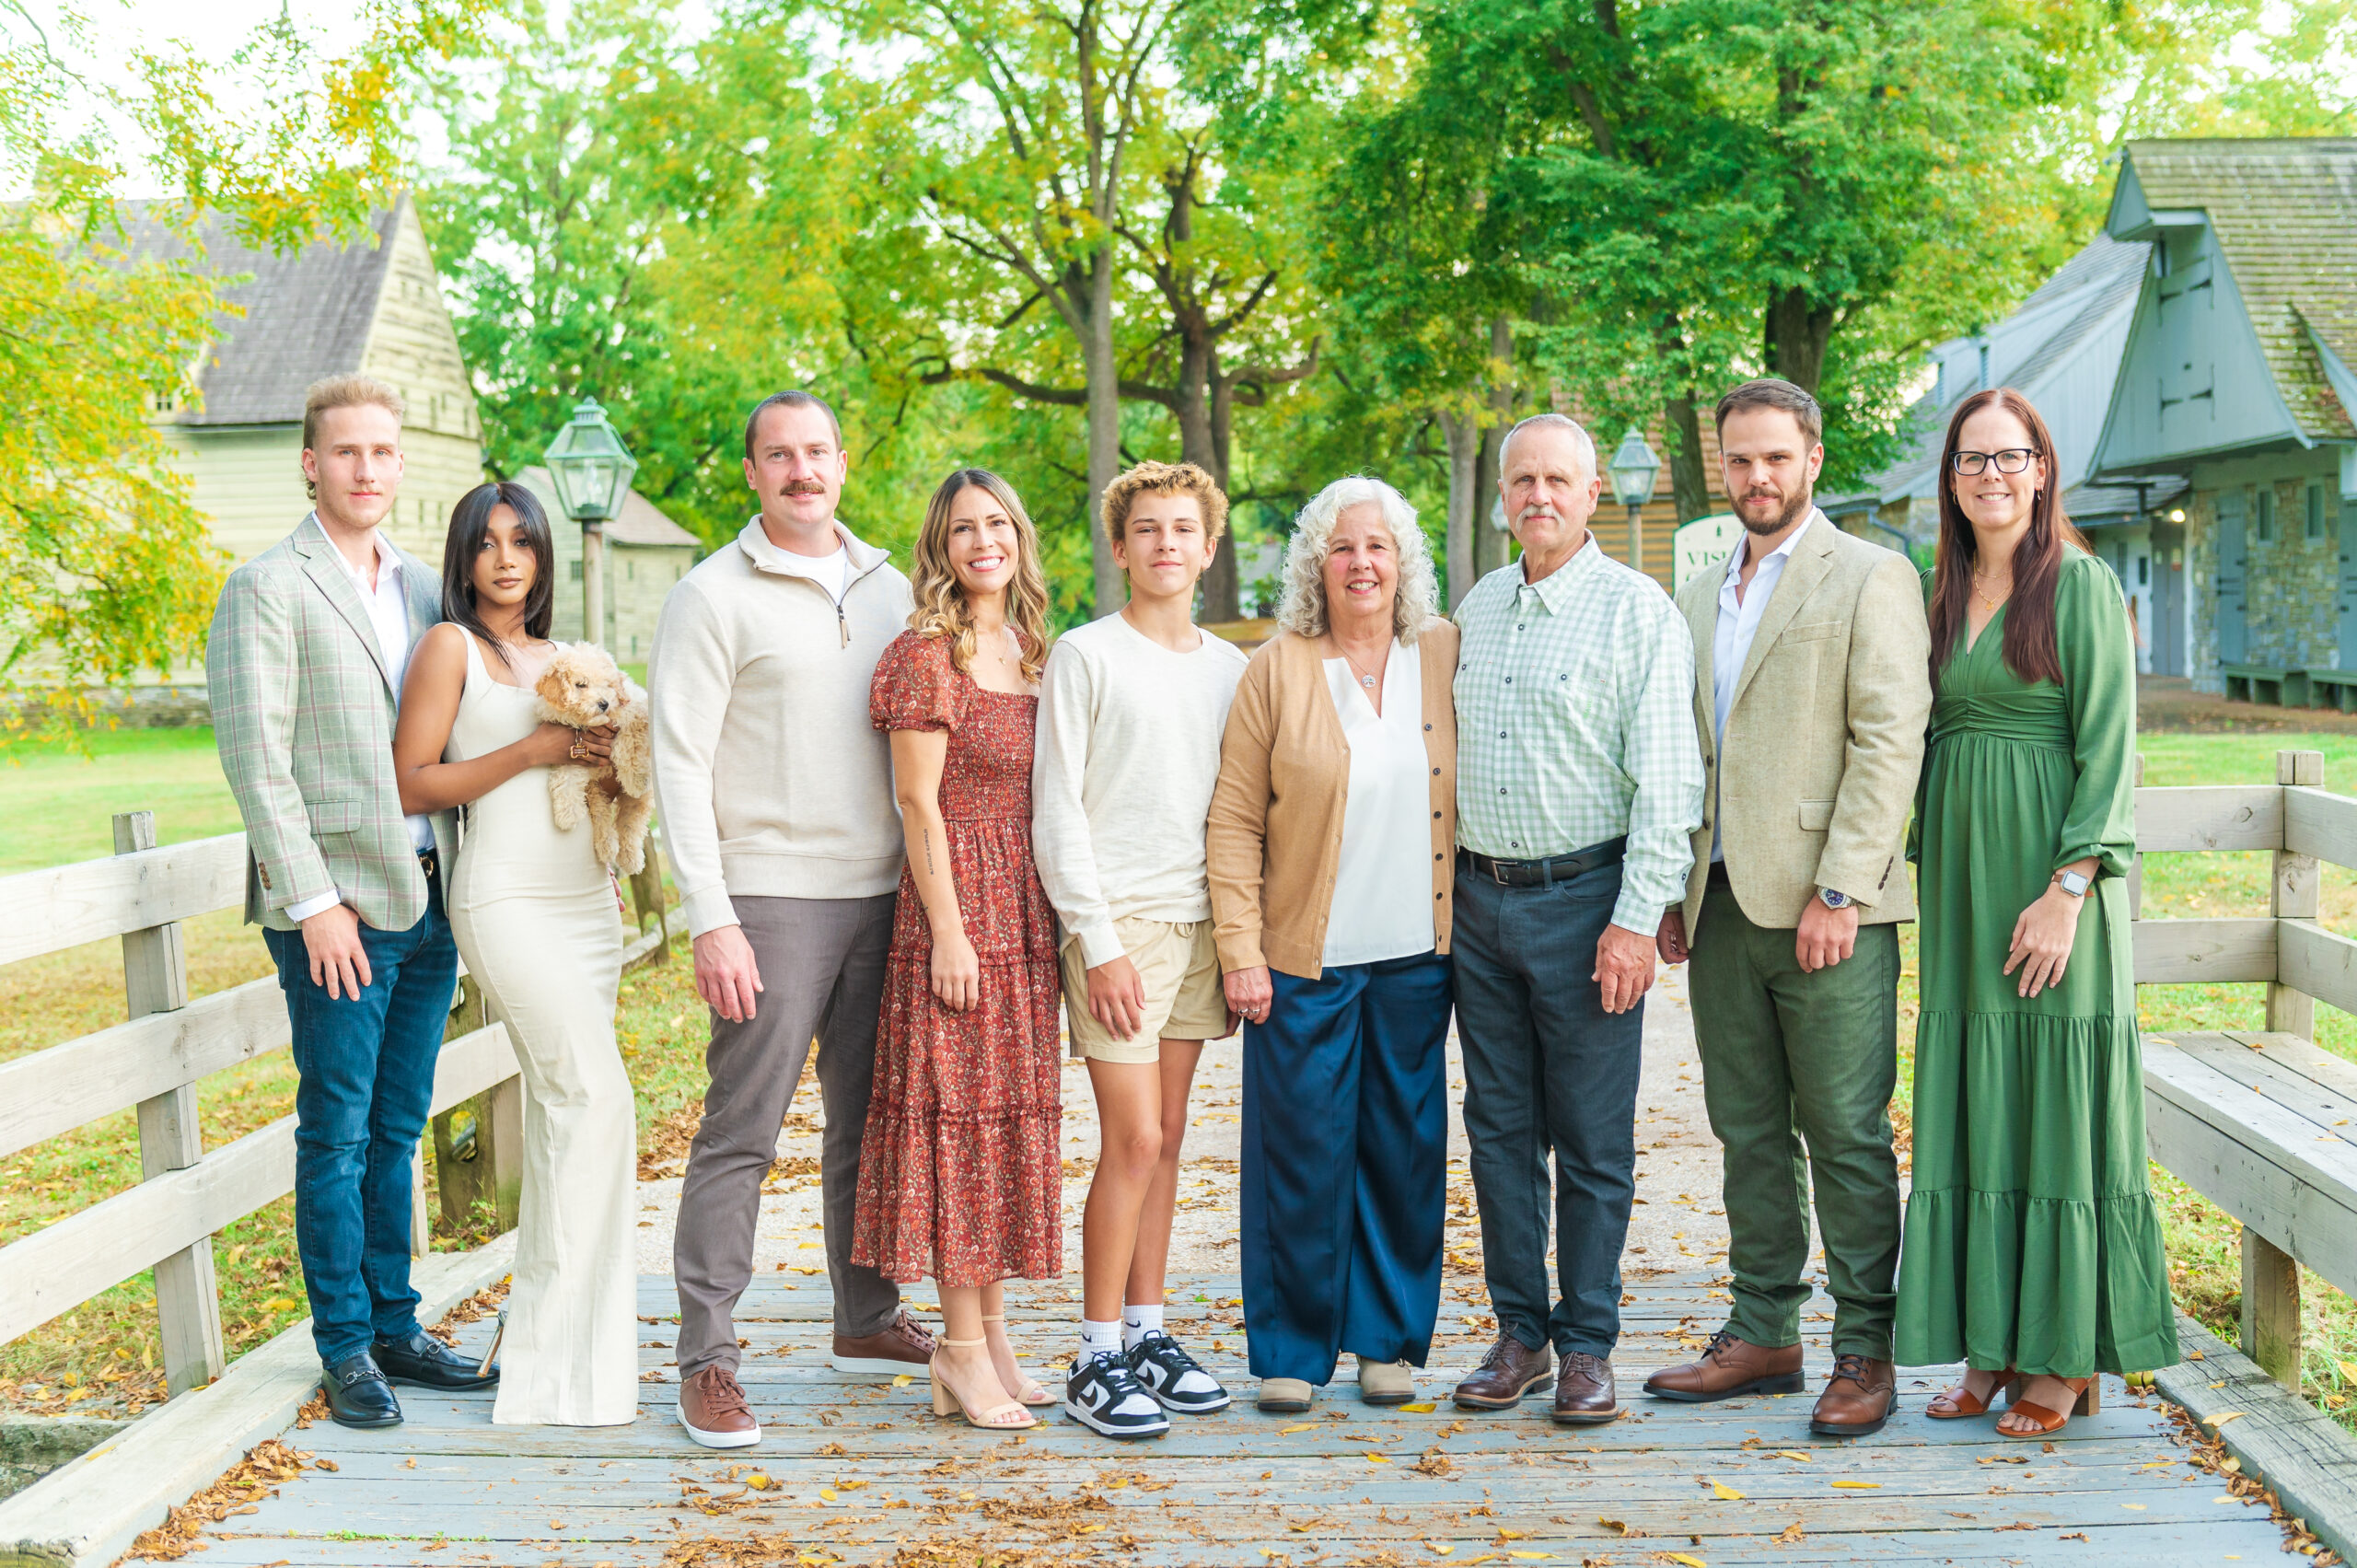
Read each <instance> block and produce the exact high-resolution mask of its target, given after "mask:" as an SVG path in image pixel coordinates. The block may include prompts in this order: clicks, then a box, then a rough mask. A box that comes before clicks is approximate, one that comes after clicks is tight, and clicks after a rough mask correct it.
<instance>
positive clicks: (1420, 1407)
mask: <svg viewBox="0 0 2357 1568" xmlns="http://www.w3.org/2000/svg"><path fill="white" fill-rule="evenodd" d="M1399 1408H1400V1409H1401V1410H1403V1411H1407V1412H1408V1413H1409V1414H1411V1415H1430V1414H1432V1413H1433V1411H1434V1408H1435V1406H1434V1401H1432V1400H1425V1401H1424V1402H1423V1403H1422V1404H1416V1405H1401V1406H1400V1407H1399Z"/></svg>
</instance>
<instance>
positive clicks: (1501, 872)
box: [1489, 854, 1514, 888]
mask: <svg viewBox="0 0 2357 1568" xmlns="http://www.w3.org/2000/svg"><path fill="white" fill-rule="evenodd" d="M1489 860H1490V880H1491V881H1492V882H1495V883H1496V884H1497V885H1498V886H1499V887H1501V888H1511V887H1513V886H1514V884H1513V883H1511V882H1509V881H1507V880H1506V863H1505V862H1504V861H1503V860H1500V859H1499V858H1498V857H1497V856H1496V855H1494V854H1493V855H1491V856H1490V857H1489Z"/></svg>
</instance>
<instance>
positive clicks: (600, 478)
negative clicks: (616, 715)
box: [547, 398, 638, 643]
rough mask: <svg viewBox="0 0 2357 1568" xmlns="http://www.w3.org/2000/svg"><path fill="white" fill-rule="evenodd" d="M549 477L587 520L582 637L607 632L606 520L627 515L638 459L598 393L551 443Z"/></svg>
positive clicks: (577, 516)
mask: <svg viewBox="0 0 2357 1568" xmlns="http://www.w3.org/2000/svg"><path fill="white" fill-rule="evenodd" d="M547 461H548V465H549V480H550V482H552V484H553V485H555V487H556V504H557V505H559V506H561V507H563V510H564V515H565V516H566V517H570V518H572V519H573V520H574V521H575V522H576V523H578V524H580V525H581V636H582V640H583V641H585V642H590V643H598V642H603V641H604V640H605V634H606V525H607V524H608V523H610V522H611V521H613V520H614V519H615V518H616V517H620V516H621V510H622V502H623V500H624V499H625V498H626V497H628V495H629V494H630V482H631V476H632V475H633V474H635V473H636V472H637V471H638V459H636V458H633V457H632V456H631V455H630V448H629V447H625V446H623V445H622V438H621V435H620V433H618V432H617V431H616V430H615V429H614V424H613V421H611V420H610V419H608V418H607V417H606V411H605V410H604V409H602V408H599V407H598V402H597V400H596V399H594V398H584V399H583V400H582V401H581V402H580V403H579V404H578V405H577V406H576V407H575V409H574V411H573V420H572V423H570V424H567V425H566V426H565V427H564V428H563V429H562V430H560V431H558V432H557V433H556V439H555V440H553V441H552V442H550V443H549V450H548V459H547Z"/></svg>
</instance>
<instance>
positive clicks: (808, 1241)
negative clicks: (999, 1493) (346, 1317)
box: [638, 970, 1726, 1364]
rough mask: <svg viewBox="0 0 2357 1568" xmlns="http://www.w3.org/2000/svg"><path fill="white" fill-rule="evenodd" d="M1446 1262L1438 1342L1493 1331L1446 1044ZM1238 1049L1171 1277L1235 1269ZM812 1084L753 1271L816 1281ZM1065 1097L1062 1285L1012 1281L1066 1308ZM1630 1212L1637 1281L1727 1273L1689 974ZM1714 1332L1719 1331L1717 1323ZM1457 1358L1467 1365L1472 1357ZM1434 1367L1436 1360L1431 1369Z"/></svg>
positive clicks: (1210, 1097) (649, 1218) (1075, 1181)
mask: <svg viewBox="0 0 2357 1568" xmlns="http://www.w3.org/2000/svg"><path fill="white" fill-rule="evenodd" d="M1448 1051H1449V1074H1448V1088H1449V1106H1450V1114H1449V1205H1448V1232H1447V1250H1448V1254H1449V1264H1448V1267H1447V1270H1446V1275H1445V1280H1444V1288H1443V1293H1442V1304H1441V1319H1442V1328H1443V1330H1444V1332H1445V1333H1447V1334H1450V1335H1453V1336H1463V1337H1465V1338H1466V1339H1467V1340H1468V1341H1471V1340H1477V1339H1480V1338H1481V1337H1483V1336H1485V1335H1487V1334H1488V1333H1489V1332H1491V1331H1493V1330H1494V1328H1495V1323H1494V1320H1493V1319H1492V1318H1491V1317H1490V1316H1489V1300H1488V1296H1487V1294H1486V1293H1485V1292H1484V1290H1483V1288H1482V1284H1481V1276H1480V1256H1481V1250H1480V1246H1481V1244H1480V1226H1479V1225H1478V1224H1477V1223H1476V1221H1475V1218H1474V1213H1473V1187H1472V1181H1471V1179H1470V1178H1469V1176H1468V1175H1467V1173H1466V1167H1465V1154H1466V1149H1465V1129H1464V1123H1463V1119H1462V1115H1461V1107H1462V1103H1463V1098H1464V1088H1465V1076H1464V1072H1463V1069H1462V1065H1461V1061H1460V1058H1459V1055H1458V1051H1457V1040H1456V1038H1455V1036H1454V1034H1452V1035H1451V1037H1450V1040H1449V1047H1448ZM1242 1063H1243V1052H1242V1046H1241V1042H1240V1041H1238V1040H1219V1041H1214V1042H1213V1044H1212V1045H1211V1046H1210V1047H1209V1048H1208V1049H1206V1050H1205V1051H1204V1052H1203V1063H1202V1069H1201V1070H1200V1071H1199V1073H1198V1074H1197V1078H1196V1087H1195V1093H1194V1097H1193V1099H1192V1101H1191V1105H1192V1108H1193V1112H1194V1114H1193V1118H1192V1122H1191V1125H1190V1128H1189V1130H1188V1134H1187V1147H1186V1158H1185V1160H1184V1162H1183V1165H1182V1176H1181V1181H1180V1187H1179V1220H1178V1227H1177V1231H1176V1235H1175V1237H1174V1238H1173V1247H1172V1254H1171V1260H1170V1271H1171V1273H1172V1275H1173V1276H1174V1277H1182V1276H1187V1275H1195V1276H1202V1275H1206V1274H1209V1275H1228V1274H1233V1273H1235V1272H1236V1271H1237V1144H1238V1138H1239V1135H1240V1132H1241V1121H1242V1117H1241V1109H1242V1106H1241V1101H1242V1098H1243V1071H1242ZM818 1098H819V1097H818V1088H817V1084H816V1081H815V1079H813V1078H812V1077H810V1076H809V1075H808V1074H805V1077H804V1081H803V1089H802V1092H801V1093H800V1094H798V1095H797V1096H796V1097H795V1108H794V1112H793V1114H792V1115H790V1116H789V1117H788V1119H787V1123H786V1128H785V1131H784V1134H783V1135H782V1136H781V1137H780V1138H779V1140H778V1157H779V1159H780V1160H781V1161H782V1162H784V1164H783V1165H782V1167H780V1171H779V1173H777V1174H773V1175H772V1179H771V1181H770V1184H769V1187H768V1189H767V1190H766V1196H765V1197H764V1198H763V1200H762V1202H761V1227H760V1231H759V1240H758V1243H757V1249H756V1252H755V1257H754V1273H755V1277H756V1278H759V1277H760V1276H761V1275H762V1274H766V1273H770V1272H776V1271H785V1272H796V1271H799V1272H805V1273H808V1274H814V1275H815V1274H823V1272H824V1268H823V1262H822V1259H823V1252H822V1251H821V1247H820V1239H819V1238H820V1229H819V1179H818V1175H817V1171H818V1156H819V1132H820V1130H821V1128H822V1127H823V1126H824V1121H823V1117H822V1114H821V1113H820V1111H819V1107H818ZM1063 1098H1064V1156H1065V1158H1064V1172H1065V1182H1064V1275H1063V1278H1062V1281H1061V1282H1059V1283H1056V1284H1044V1283H1039V1284H1016V1285H1011V1286H1010V1287H1009V1293H1010V1295H1013V1296H1015V1297H1016V1298H1017V1299H1028V1300H1031V1301H1035V1302H1045V1301H1048V1300H1051V1299H1062V1300H1066V1301H1070V1302H1073V1303H1074V1315H1075V1316H1077V1312H1078V1307H1077V1303H1078V1300H1079V1295H1080V1211H1081V1204H1082V1202H1083V1201H1084V1200H1085V1199H1086V1197H1087V1195H1088V1172H1089V1170H1090V1168H1091V1167H1092V1166H1093V1165H1094V1162H1095V1158H1096V1155H1097V1115H1096V1102H1095V1099H1094V1098H1093V1097H1092V1096H1091V1094H1090V1093H1089V1087H1088V1075H1087V1072H1086V1069H1085V1068H1084V1067H1083V1066H1082V1065H1081V1064H1080V1063H1075V1062H1067V1063H1065V1064H1064V1074H1063ZM1637 1146H1638V1150H1639V1153H1638V1158H1637V1192H1638V1197H1637V1207H1636V1209H1635V1211H1634V1214H1633V1216H1632V1219H1631V1225H1630V1227H1629V1251H1628V1258H1627V1261H1626V1264H1625V1265H1624V1267H1625V1268H1626V1270H1627V1271H1628V1272H1630V1273H1631V1274H1635V1273H1639V1272H1657V1271H1667V1270H1691V1269H1694V1268H1698V1267H1722V1268H1723V1267H1724V1264H1725V1260H1726V1220H1725V1219H1724V1215H1723V1214H1722V1212H1721V1209H1720V1200H1719V1147H1718V1143H1717V1141H1716V1140H1715V1139H1714V1138H1713V1137H1712V1136H1711V1131H1710V1125H1709V1122H1708V1121H1707V1120H1706V1118H1705V1116H1704V1113H1703V1109H1702V1071H1701V1064H1700V1063H1699V1062H1698V1060H1697V1059H1696V1056H1695V1053H1694V1031H1693V1024H1692V1018H1691V1016H1690V1014H1689V1011H1688V1006H1687V1000H1686V990H1685V977H1684V976H1683V974H1681V973H1679V972H1678V971H1677V970H1664V971H1663V974H1662V978H1661V981H1660V983H1659V984H1658V985H1657V986H1656V987H1655V991H1654V993H1653V994H1652V996H1651V997H1650V998H1648V1000H1647V1003H1646V1008H1645V1034H1644V1075H1643V1080H1642V1083H1641V1086H1640V1088H1639V1091H1638V1098H1637ZM679 1185H680V1184H679V1179H677V1178H672V1179H667V1180H652V1181H642V1182H641V1183H640V1184H639V1202H640V1205H641V1215H640V1219H639V1225H640V1227H641V1228H640V1231H639V1253H638V1266H639V1271H640V1272H642V1273H647V1274H668V1273H669V1272H671V1237H672V1231H673V1227H674V1225H675V1222H676V1220H677V1216H678V1210H679ZM911 1299H912V1300H914V1301H916V1302H918V1303H919V1304H921V1305H923V1304H929V1303H931V1302H932V1301H933V1300H934V1299H935V1298H934V1295H933V1293H932V1292H931V1290H930V1289H929V1288H927V1287H924V1286H919V1287H917V1288H916V1289H915V1290H914V1291H912V1292H911ZM1713 1326H1715V1325H1713ZM1456 1354H1458V1359H1460V1360H1461V1361H1463V1362H1465V1363H1469V1362H1470V1360H1471V1359H1472V1357H1471V1356H1470V1355H1469V1354H1461V1353H1456ZM1439 1359H1440V1358H1439V1357H1438V1356H1437V1355H1436V1356H1435V1362H1436V1364H1437V1362H1438V1361H1439Z"/></svg>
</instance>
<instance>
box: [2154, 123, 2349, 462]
mask: <svg viewBox="0 0 2357 1568" xmlns="http://www.w3.org/2000/svg"><path fill="white" fill-rule="evenodd" d="M2126 151H2127V159H2128V163H2129V167H2130V168H2132V169H2134V171H2135V174H2136V181H2137V185H2138V187H2139V189H2140V190H2141V191H2142V193H2143V197H2144V202H2145V204H2146V205H2147V206H2149V207H2151V208H2152V209H2153V210H2154V211H2155V212H2165V211H2180V212H2182V211H2198V212H2200V213H2202V214H2205V215H2207V216H2208V217H2209V220H2210V227H2211V229H2212V232H2213V233H2215V234H2216V235H2217V237H2218V244H2219V247H2220V249H2222V250H2223V251H2224V252H2225V256H2226V264H2227V266H2228V267H2229V268H2231V269H2232V270H2233V272H2234V276H2235V287H2236V288H2237V289H2239V290H2241V292H2242V296H2243V303H2244V306H2245V308H2247V310H2248V311H2249V313H2250V322H2251V327H2252V330H2253V331H2256V332H2257V333H2258V342H2259V346H2260V348H2261V349H2262V350H2263V351H2264V352H2265V354H2266V355H2267V363H2268V367H2269V369H2270V370H2271V371H2272V372H2273V373H2274V376H2275V384H2276V387H2277V388H2278V389H2280V390H2281V391H2282V394H2283V401H2284V403H2285V404H2286V405H2287V406H2288V407H2289V408H2290V409H2291V411H2292V417H2293V419H2294V420H2295V421H2297V422H2298V424H2299V426H2300V428H2301V429H2302V430H2303V431H2305V433H2306V434H2308V435H2309V436H2327V437H2330V436H2340V437H2344V438H2345V437H2347V436H2357V422H2352V419H2351V410H2348V409H2346V408H2343V407H2342V406H2341V403H2340V399H2339V398H2337V397H2335V396H2334V395H2333V393H2332V389H2331V387H2330V386H2329V384H2328V380H2327V378H2326V376H2325V373H2324V369H2323V366H2322V365H2321V363H2320V362H2319V361H2318V359H2317V356H2316V350H2315V345H2314V344H2313V343H2310V342H2309V341H2308V337H2307V329H2308V328H2311V327H2312V328H2314V329H2315V330H2316V336H2317V337H2319V338H2321V339H2323V340H2324V341H2325V342H2326V343H2328V344H2330V345H2331V347H2332V350H2333V352H2334V353H2335V354H2339V355H2340V359H2341V362H2342V363H2343V364H2344V365H2357V139H2351V138H2347V137H2328V136H2304V137H2296V138H2293V137H2285V138H2280V139H2277V138H2268V139H2262V138H2250V139H2247V140H2212V141H2179V142H2131V143H2129V144H2128V146H2127V149H2126Z"/></svg>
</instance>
